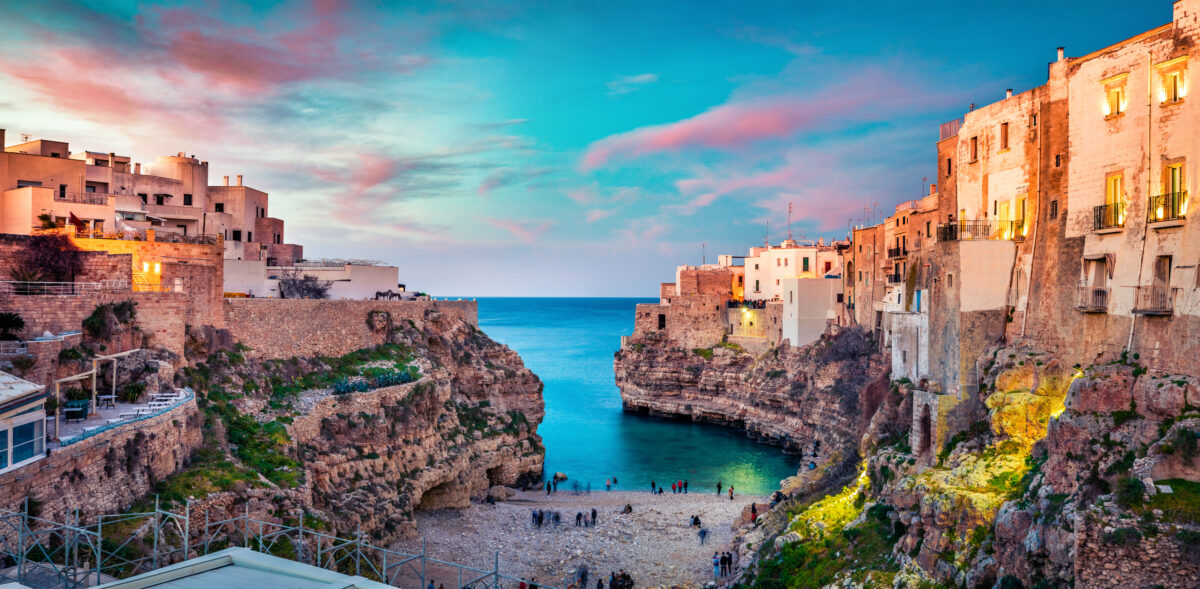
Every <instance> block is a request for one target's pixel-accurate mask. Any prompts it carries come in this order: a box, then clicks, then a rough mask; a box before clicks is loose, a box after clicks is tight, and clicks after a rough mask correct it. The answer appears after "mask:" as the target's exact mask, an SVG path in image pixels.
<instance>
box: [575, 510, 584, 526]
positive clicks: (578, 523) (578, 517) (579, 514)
mask: <svg viewBox="0 0 1200 589" xmlns="http://www.w3.org/2000/svg"><path fill="white" fill-rule="evenodd" d="M582 525H583V512H582V511H576V512H575V527H577V528H578V527H579V526H582Z"/></svg>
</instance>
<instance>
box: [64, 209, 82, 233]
mask: <svg viewBox="0 0 1200 589" xmlns="http://www.w3.org/2000/svg"><path fill="white" fill-rule="evenodd" d="M67 214H68V215H70V218H69V219H68V220H69V222H70V223H71V224H72V225H74V226H75V231H76V232H80V231H87V222H85V221H84V220H82V219H80V218H79V217H76V216H75V213H67Z"/></svg>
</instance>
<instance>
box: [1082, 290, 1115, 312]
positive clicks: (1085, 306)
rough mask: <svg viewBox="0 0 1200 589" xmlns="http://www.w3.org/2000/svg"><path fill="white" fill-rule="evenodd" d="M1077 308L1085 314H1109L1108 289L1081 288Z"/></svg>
mask: <svg viewBox="0 0 1200 589" xmlns="http://www.w3.org/2000/svg"><path fill="white" fill-rule="evenodd" d="M1078 296H1079V298H1078V300H1077V302H1076V304H1075V308H1076V309H1079V310H1080V311H1083V312H1084V313H1107V312H1108V289H1107V288H1104V287H1101V286H1080V287H1079V295H1078Z"/></svg>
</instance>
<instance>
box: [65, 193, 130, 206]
mask: <svg viewBox="0 0 1200 589" xmlns="http://www.w3.org/2000/svg"><path fill="white" fill-rule="evenodd" d="M110 196H115V195H112V194H109V193H107V192H56V193H54V200H57V201H59V202H74V203H79V204H85V205H106V204H108V197H110Z"/></svg>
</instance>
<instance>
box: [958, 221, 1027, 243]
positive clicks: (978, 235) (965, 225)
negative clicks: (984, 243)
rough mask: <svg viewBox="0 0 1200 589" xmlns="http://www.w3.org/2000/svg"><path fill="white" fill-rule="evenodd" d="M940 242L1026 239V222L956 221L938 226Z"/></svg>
mask: <svg viewBox="0 0 1200 589" xmlns="http://www.w3.org/2000/svg"><path fill="white" fill-rule="evenodd" d="M937 236H938V237H937V238H938V241H971V240H978V239H1011V240H1016V241H1020V240H1021V239H1024V238H1025V220H1024V219H1018V220H1016V221H992V220H985V221H956V222H954V223H942V224H941V225H938V231H937Z"/></svg>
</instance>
